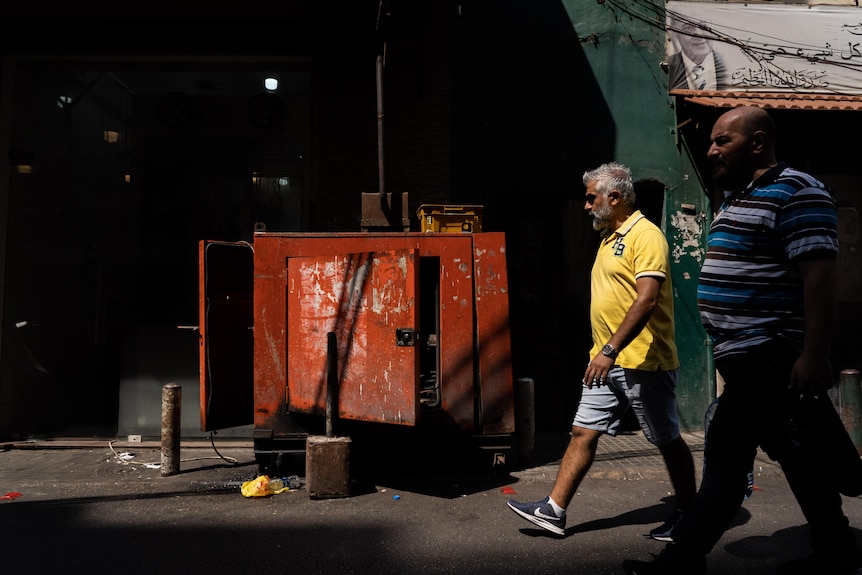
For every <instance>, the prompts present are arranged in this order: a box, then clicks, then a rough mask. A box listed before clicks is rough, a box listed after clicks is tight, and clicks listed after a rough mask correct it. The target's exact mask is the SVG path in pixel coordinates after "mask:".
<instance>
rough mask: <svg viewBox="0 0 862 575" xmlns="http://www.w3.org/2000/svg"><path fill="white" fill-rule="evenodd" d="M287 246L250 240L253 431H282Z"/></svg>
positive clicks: (266, 239)
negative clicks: (251, 256)
mask: <svg viewBox="0 0 862 575" xmlns="http://www.w3.org/2000/svg"><path fill="white" fill-rule="evenodd" d="M286 248H287V246H286V245H284V244H283V243H282V242H280V241H279V238H277V237H274V236H265V235H261V236H257V237H255V239H254V427H255V428H256V429H272V430H273V431H276V432H279V431H285V423H286V419H287V418H285V417H283V416H284V415H285V414H286V412H287V405H286V402H285V394H286V391H287V298H286V284H287V279H286V278H287V265H286V264H285V262H286V258H287V254H286V253H285V251H286Z"/></svg>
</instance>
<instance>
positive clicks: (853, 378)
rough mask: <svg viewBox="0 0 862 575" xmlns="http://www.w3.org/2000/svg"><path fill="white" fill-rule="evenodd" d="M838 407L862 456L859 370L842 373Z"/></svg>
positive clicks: (861, 407)
mask: <svg viewBox="0 0 862 575" xmlns="http://www.w3.org/2000/svg"><path fill="white" fill-rule="evenodd" d="M838 406H839V413H840V414H841V422H842V423H843V424H844V427H845V428H846V429H847V433H848V434H849V435H850V439H852V440H853V445H855V446H856V451H858V452H859V454H860V455H862V378H860V375H859V370H858V369H845V370H843V371H842V372H841V377H840V379H839V383H838Z"/></svg>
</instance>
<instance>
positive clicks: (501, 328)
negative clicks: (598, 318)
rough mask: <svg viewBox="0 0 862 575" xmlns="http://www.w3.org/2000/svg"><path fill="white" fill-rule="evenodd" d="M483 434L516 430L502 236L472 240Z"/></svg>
mask: <svg viewBox="0 0 862 575" xmlns="http://www.w3.org/2000/svg"><path fill="white" fill-rule="evenodd" d="M473 251H474V262H475V270H476V281H475V286H476V332H477V337H478V342H479V343H478V347H479V350H478V351H479V382H480V383H479V387H480V407H481V414H482V416H481V422H482V423H481V425H482V433H486V434H498V433H513V432H514V431H515V402H514V391H513V384H512V353H511V337H510V332H509V289H508V272H507V269H508V268H507V266H506V240H505V234H503V233H485V234H478V235H476V236H475V238H474V240H473Z"/></svg>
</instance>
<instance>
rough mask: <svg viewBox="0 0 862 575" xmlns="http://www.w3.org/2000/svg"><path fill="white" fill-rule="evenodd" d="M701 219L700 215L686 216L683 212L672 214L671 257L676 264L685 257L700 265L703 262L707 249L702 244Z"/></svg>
mask: <svg viewBox="0 0 862 575" xmlns="http://www.w3.org/2000/svg"><path fill="white" fill-rule="evenodd" d="M701 219H702V218H701V217H700V216H698V215H695V214H686V213H683V212H682V211H677V212H676V213H674V214H671V217H670V220H671V226H672V227H673V230H674V232H673V242H671V243H672V244H673V249H672V250H671V257H673V261H674V263H677V264H678V263H679V262H680V260H681V259H682V258H683V257H684V256H689V257H692V258H694V260H695V261H697V262H698V264H700V263H702V262H703V257H704V254H705V249H704V245H703V244H702V243H701V237H702V235H703V226H702V225H701V223H700V222H701Z"/></svg>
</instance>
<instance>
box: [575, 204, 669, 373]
mask: <svg viewBox="0 0 862 575" xmlns="http://www.w3.org/2000/svg"><path fill="white" fill-rule="evenodd" d="M644 276H654V277H656V278H659V279H660V280H663V281H662V282H661V288H660V293H659V303H658V307H657V308H656V309H655V310H653V313H652V316H650V319H649V322H648V323H647V325H646V327H644V329H643V330H641V332H640V334H638V335H637V337H635V339H634V340H632V341H631V342H630V343H629V344H628V345H627V346H626V347H625V348H623V350H622V351H620V354H619V356H618V357H617V359H616V362H615V363H616V365H619V366H620V367H624V368H627V369H643V370H646V371H656V370H670V369H676V368H678V367H679V357H678V356H677V351H676V343H675V341H674V320H673V285H672V283H671V278H670V261H669V258H668V244H667V239H666V238H665V237H664V234H663V233H662V231H661V230H660V229H659V228H658V227H657V226H656V225H655V224H653V223H652V222H650V221H649V220H648V219H646V218H645V217H644V215H643V214H642V213H641V212H640V211H639V210H638V211H636V212H634V213H633V214H632V215H631V216H629V217H628V219H627V220H626V221H625V222H623V225H622V226H620V229H618V230H617V231H615V232H613V233H612V234H610V235H609V236H608V237H606V238H604V239H603V240H602V242H601V244H600V245H599V249H598V252H597V253H596V260H595V262H593V268H592V273H591V281H590V286H591V288H590V323H591V326H592V333H593V347H592V349H591V350H590V358H591V359H592V358H593V357H595V356H596V355H597V354H598V353H600V352H601V349H602V347H603V346H604V345H605V344H606V343H607V342H608V340H609V339H610V338H611V335H612V334H613V333H614V332H616V330H617V328H618V327H619V325H620V324H621V323H622V321H623V318H624V317H625V315H626V312H627V311H628V310H629V308H630V307H631V306H632V303H634V300H635V298H636V297H637V289H636V282H637V279H638V278H640V277H644Z"/></svg>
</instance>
